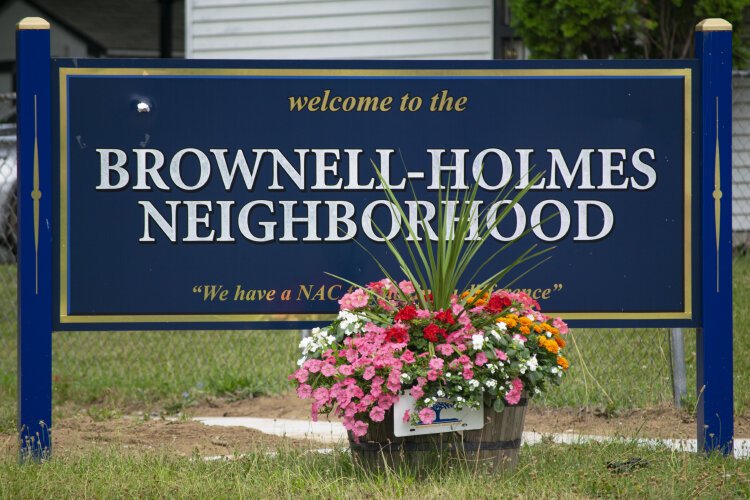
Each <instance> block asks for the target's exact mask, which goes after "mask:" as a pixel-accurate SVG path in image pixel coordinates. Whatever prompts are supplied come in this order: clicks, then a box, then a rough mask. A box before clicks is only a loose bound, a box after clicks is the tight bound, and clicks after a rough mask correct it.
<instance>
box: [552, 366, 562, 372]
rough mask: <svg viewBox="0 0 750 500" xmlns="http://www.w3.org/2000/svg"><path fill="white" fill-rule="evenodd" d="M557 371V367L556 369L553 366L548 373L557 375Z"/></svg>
mask: <svg viewBox="0 0 750 500" xmlns="http://www.w3.org/2000/svg"><path fill="white" fill-rule="evenodd" d="M559 371H560V369H559V368H558V367H556V366H553V367H552V368H551V369H550V372H552V373H557V372H559Z"/></svg>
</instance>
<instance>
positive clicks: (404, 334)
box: [385, 326, 409, 344]
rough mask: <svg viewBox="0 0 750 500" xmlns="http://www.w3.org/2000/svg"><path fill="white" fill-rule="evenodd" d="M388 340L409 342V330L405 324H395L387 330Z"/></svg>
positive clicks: (400, 342) (398, 342)
mask: <svg viewBox="0 0 750 500" xmlns="http://www.w3.org/2000/svg"><path fill="white" fill-rule="evenodd" d="M385 336H386V338H387V339H388V342H393V343H396V344H405V343H407V342H409V330H407V329H406V328H404V327H403V326H393V327H391V328H389V329H388V330H386V331H385Z"/></svg>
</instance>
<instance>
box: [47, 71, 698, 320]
mask: <svg viewBox="0 0 750 500" xmlns="http://www.w3.org/2000/svg"><path fill="white" fill-rule="evenodd" d="M106 64H107V65H108V66H106V67H105V66H103V65H100V63H97V61H86V62H85V64H84V65H83V66H81V65H80V64H78V63H76V64H74V63H73V62H72V61H67V60H60V61H56V63H55V65H54V67H53V68H54V71H56V74H57V75H58V78H57V83H58V89H57V91H58V95H59V108H58V109H57V110H55V111H56V112H57V113H58V116H57V117H56V118H55V120H54V121H55V124H56V126H58V127H59V130H58V132H59V144H57V145H56V147H57V148H58V151H57V152H56V154H55V159H56V161H59V168H58V169H56V170H57V171H58V172H59V179H56V181H55V184H56V186H57V189H58V192H57V200H56V202H55V203H56V206H59V218H60V219H59V221H58V222H59V224H58V225H57V226H56V230H57V231H59V234H56V236H57V238H56V241H57V242H59V244H58V245H57V248H56V252H57V255H56V257H55V259H54V266H55V270H56V272H55V280H56V282H55V284H54V293H55V297H54V300H53V301H54V304H55V307H56V308H58V314H56V315H55V321H56V328H57V329H76V330H80V329H115V328H123V327H125V328H134V327H135V328H138V327H140V328H154V327H157V326H158V327H160V328H164V327H165V324H169V326H168V328H170V329H179V328H194V327H196V326H211V327H218V326H219V324H221V326H222V327H227V328H234V327H237V328H256V329H268V328H298V327H303V326H311V325H313V324H320V323H322V322H326V321H329V320H330V319H331V318H332V317H333V316H334V315H335V314H336V312H337V310H338V303H337V300H338V299H339V298H340V297H341V296H342V295H343V293H345V292H346V290H347V288H348V285H346V284H344V283H343V282H342V281H340V280H338V279H336V278H334V277H332V276H330V275H328V274H326V273H330V274H333V275H338V276H342V277H344V278H346V279H349V280H351V281H354V282H357V283H367V282H369V281H373V280H377V279H380V278H381V277H382V273H381V271H380V270H379V269H378V267H377V264H376V263H375V262H374V261H373V259H372V257H371V256H370V255H369V254H372V255H374V256H376V257H377V258H378V259H381V260H382V262H383V264H384V265H386V266H388V267H389V268H394V267H395V262H394V261H392V260H391V258H390V257H389V252H388V251H387V247H386V244H385V243H384V241H383V240H384V239H389V240H392V241H394V242H395V243H396V245H401V246H403V244H404V242H403V235H402V234H400V233H399V227H405V226H406V225H407V224H409V225H411V226H412V227H413V228H415V230H416V231H417V233H418V235H419V237H421V238H425V237H432V238H434V237H435V236H436V235H435V227H434V212H435V211H436V207H437V204H438V203H441V201H440V200H439V193H440V192H444V191H445V190H446V189H448V188H450V189H451V192H452V193H458V195H457V196H458V201H456V199H455V198H454V199H451V200H449V201H448V202H447V203H444V206H445V208H446V209H447V210H449V211H450V210H453V211H457V210H460V208H459V205H460V199H461V197H462V196H463V195H462V193H463V192H465V191H466V190H467V189H468V188H470V187H471V186H473V185H474V184H475V183H479V186H480V187H479V195H478V197H477V203H476V205H475V207H474V208H475V210H476V213H477V214H478V215H477V217H476V220H475V223H476V225H477V228H479V226H480V225H482V224H487V220H488V216H489V220H492V219H493V218H494V216H495V214H497V213H500V212H502V210H503V209H504V208H505V207H507V206H508V200H509V199H511V198H512V197H513V196H514V195H515V193H517V192H518V190H519V189H520V188H522V187H523V186H525V185H526V184H528V183H529V182H530V179H531V178H532V176H533V175H535V174H536V173H541V179H540V180H538V181H537V183H536V184H535V185H534V186H533V187H532V189H531V190H530V191H529V192H528V194H527V195H526V196H525V197H524V198H523V199H522V201H521V202H520V203H519V204H518V205H517V206H516V207H514V208H513V209H512V211H511V212H510V213H509V214H508V216H507V217H506V218H505V219H504V220H503V222H502V223H501V224H500V226H499V227H498V228H497V229H496V230H495V231H494V232H493V234H492V237H491V238H490V239H489V240H488V243H487V244H486V245H485V247H484V249H483V251H482V252H481V254H480V256H479V257H478V260H479V261H480V262H481V261H483V260H484V258H486V257H489V256H490V255H492V254H493V253H494V252H496V251H497V250H498V249H499V248H501V247H503V246H504V245H507V243H508V241H510V240H511V239H513V238H514V237H516V236H518V235H519V234H522V233H523V232H524V231H527V230H529V233H528V234H527V235H526V236H524V237H523V238H522V239H521V241H519V242H518V243H515V244H514V245H511V246H509V247H508V248H507V250H506V251H503V252H501V253H500V254H499V256H498V257H496V258H495V260H493V262H492V264H491V265H489V266H487V268H486V269H484V270H483V272H484V274H482V273H480V274H479V276H478V278H482V277H486V276H487V275H488V273H489V272H495V271H496V270H498V269H500V268H502V267H503V266H504V265H507V263H508V262H510V261H512V259H514V258H515V257H516V256H518V255H519V253H520V252H521V251H523V250H525V249H527V248H529V246H531V245H538V248H540V249H543V248H548V247H555V248H554V250H552V251H551V252H550V253H549V254H548V255H549V256H550V257H551V258H550V259H549V260H547V261H545V262H544V263H543V264H541V265H540V266H539V267H536V268H534V269H533V270H531V272H529V273H528V274H525V275H523V276H521V277H520V279H518V280H517V281H512V278H514V277H517V276H520V275H521V274H522V273H523V272H524V271H525V269H528V266H527V267H526V268H523V267H522V268H519V269H518V270H516V271H515V272H514V273H515V274H514V273H511V274H510V275H509V277H508V280H507V282H505V283H501V284H503V285H510V288H511V289H521V290H526V291H527V292H528V293H530V294H531V295H532V296H534V297H535V298H537V299H538V300H539V302H540V303H541V306H542V308H543V310H545V311H548V312H549V313H551V314H556V315H558V314H559V315H560V316H562V317H564V318H565V319H567V320H569V321H570V322H571V323H572V324H574V325H577V326H581V325H589V326H594V325H598V326H605V325H608V326H611V325H622V326H624V325H632V326H647V325H665V324H669V325H683V326H695V325H697V324H698V320H699V318H698V312H699V311H700V307H699V306H700V304H699V301H700V298H699V294H698V293H697V291H698V290H700V288H699V283H697V281H698V280H699V276H698V274H697V272H696V270H697V269H698V267H697V262H698V258H699V253H698V252H699V247H698V246H697V244H696V241H697V240H696V238H697V236H698V235H699V234H700V226H699V212H698V211H697V208H696V205H695V204H694V203H693V200H695V199H696V197H695V196H694V193H695V192H697V191H696V190H697V189H698V187H699V186H698V184H697V182H698V180H697V179H698V178H697V177H696V175H697V173H696V172H695V170H694V168H693V164H694V162H695V161H696V159H697V158H698V156H699V155H698V141H697V138H696V137H694V136H693V123H694V121H695V120H696V119H697V118H699V117H697V116H696V115H697V104H696V103H697V101H696V100H695V97H694V96H695V95H697V94H696V93H695V92H696V87H697V82H698V81H699V80H698V76H699V75H698V70H697V66H696V65H695V63H694V62H692V61H679V62H659V63H656V64H652V63H651V62H639V63H638V65H635V64H633V63H632V62H619V63H618V62H606V63H602V62H596V63H589V62H581V61H578V62H566V63H556V64H555V67H552V68H550V64H549V62H547V63H545V66H544V67H542V66H539V65H537V64H535V63H531V62H530V63H524V64H521V65H519V64H515V65H513V66H506V65H503V64H502V63H499V62H490V61H486V62H476V63H470V62H464V63H454V62H451V63H450V64H448V63H445V62H439V63H438V62H430V63H418V62H398V63H377V64H376V63H365V62H358V63H354V62H348V63H341V62H325V63H323V62H309V61H308V62H287V61H284V62H280V61H276V62H258V61H243V62H236V61H211V62H208V61H206V62H196V61H192V62H191V65H190V66H189V67H188V66H187V64H186V63H181V62H170V63H169V65H168V66H167V67H164V66H163V65H162V66H160V67H155V64H156V63H154V62H144V61H123V62H119V63H118V66H117V67H113V66H112V64H113V61H107V62H106ZM375 166H377V167H378V168H379V169H380V170H381V172H382V173H383V176H384V177H385V182H388V184H389V185H390V186H391V187H392V188H393V189H394V190H395V191H396V192H397V193H398V196H399V198H400V199H401V200H402V201H403V203H404V206H405V208H406V210H405V214H404V217H401V216H400V214H398V213H397V212H395V211H394V210H393V209H392V207H391V206H390V205H389V204H388V202H387V201H386V196H385V194H384V191H383V189H382V185H381V181H380V180H379V179H378V178H377V175H376V173H375ZM412 189H413V193H412ZM415 196H416V198H417V199H418V202H417V201H415V198H414V197H415ZM420 211H421V213H422V215H424V216H425V218H426V219H427V220H426V221H425V220H423V219H422V218H421V217H420V215H419V213H420ZM431 222H432V224H431ZM472 274H473V273H472V272H471V270H470V271H469V272H468V273H467V280H468V277H469V276H471V275H472ZM468 284H469V283H465V285H468Z"/></svg>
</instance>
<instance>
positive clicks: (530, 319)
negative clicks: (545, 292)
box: [526, 314, 536, 321]
mask: <svg viewBox="0 0 750 500" xmlns="http://www.w3.org/2000/svg"><path fill="white" fill-rule="evenodd" d="M526 318H527V319H528V320H529V321H534V320H535V319H536V318H535V317H534V315H533V314H527V315H526Z"/></svg>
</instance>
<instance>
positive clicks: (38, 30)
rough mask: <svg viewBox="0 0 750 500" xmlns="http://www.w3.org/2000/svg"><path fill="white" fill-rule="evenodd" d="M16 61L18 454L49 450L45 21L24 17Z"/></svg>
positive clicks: (33, 455)
mask: <svg viewBox="0 0 750 500" xmlns="http://www.w3.org/2000/svg"><path fill="white" fill-rule="evenodd" d="M16 61H18V70H17V71H18V98H17V109H18V194H17V196H18V422H17V425H18V434H19V437H20V440H21V457H22V458H31V459H36V460H38V459H40V458H42V457H44V456H46V455H48V454H49V452H50V446H51V443H52V441H51V439H50V434H49V431H50V428H51V426H52V295H51V293H52V268H51V267H52V168H51V166H52V144H51V141H52V131H51V124H50V119H51V113H50V110H51V102H50V85H51V79H50V64H49V61H50V39H49V23H47V21H45V20H44V19H40V18H26V19H24V20H22V21H21V22H19V23H18V29H17V31H16Z"/></svg>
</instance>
